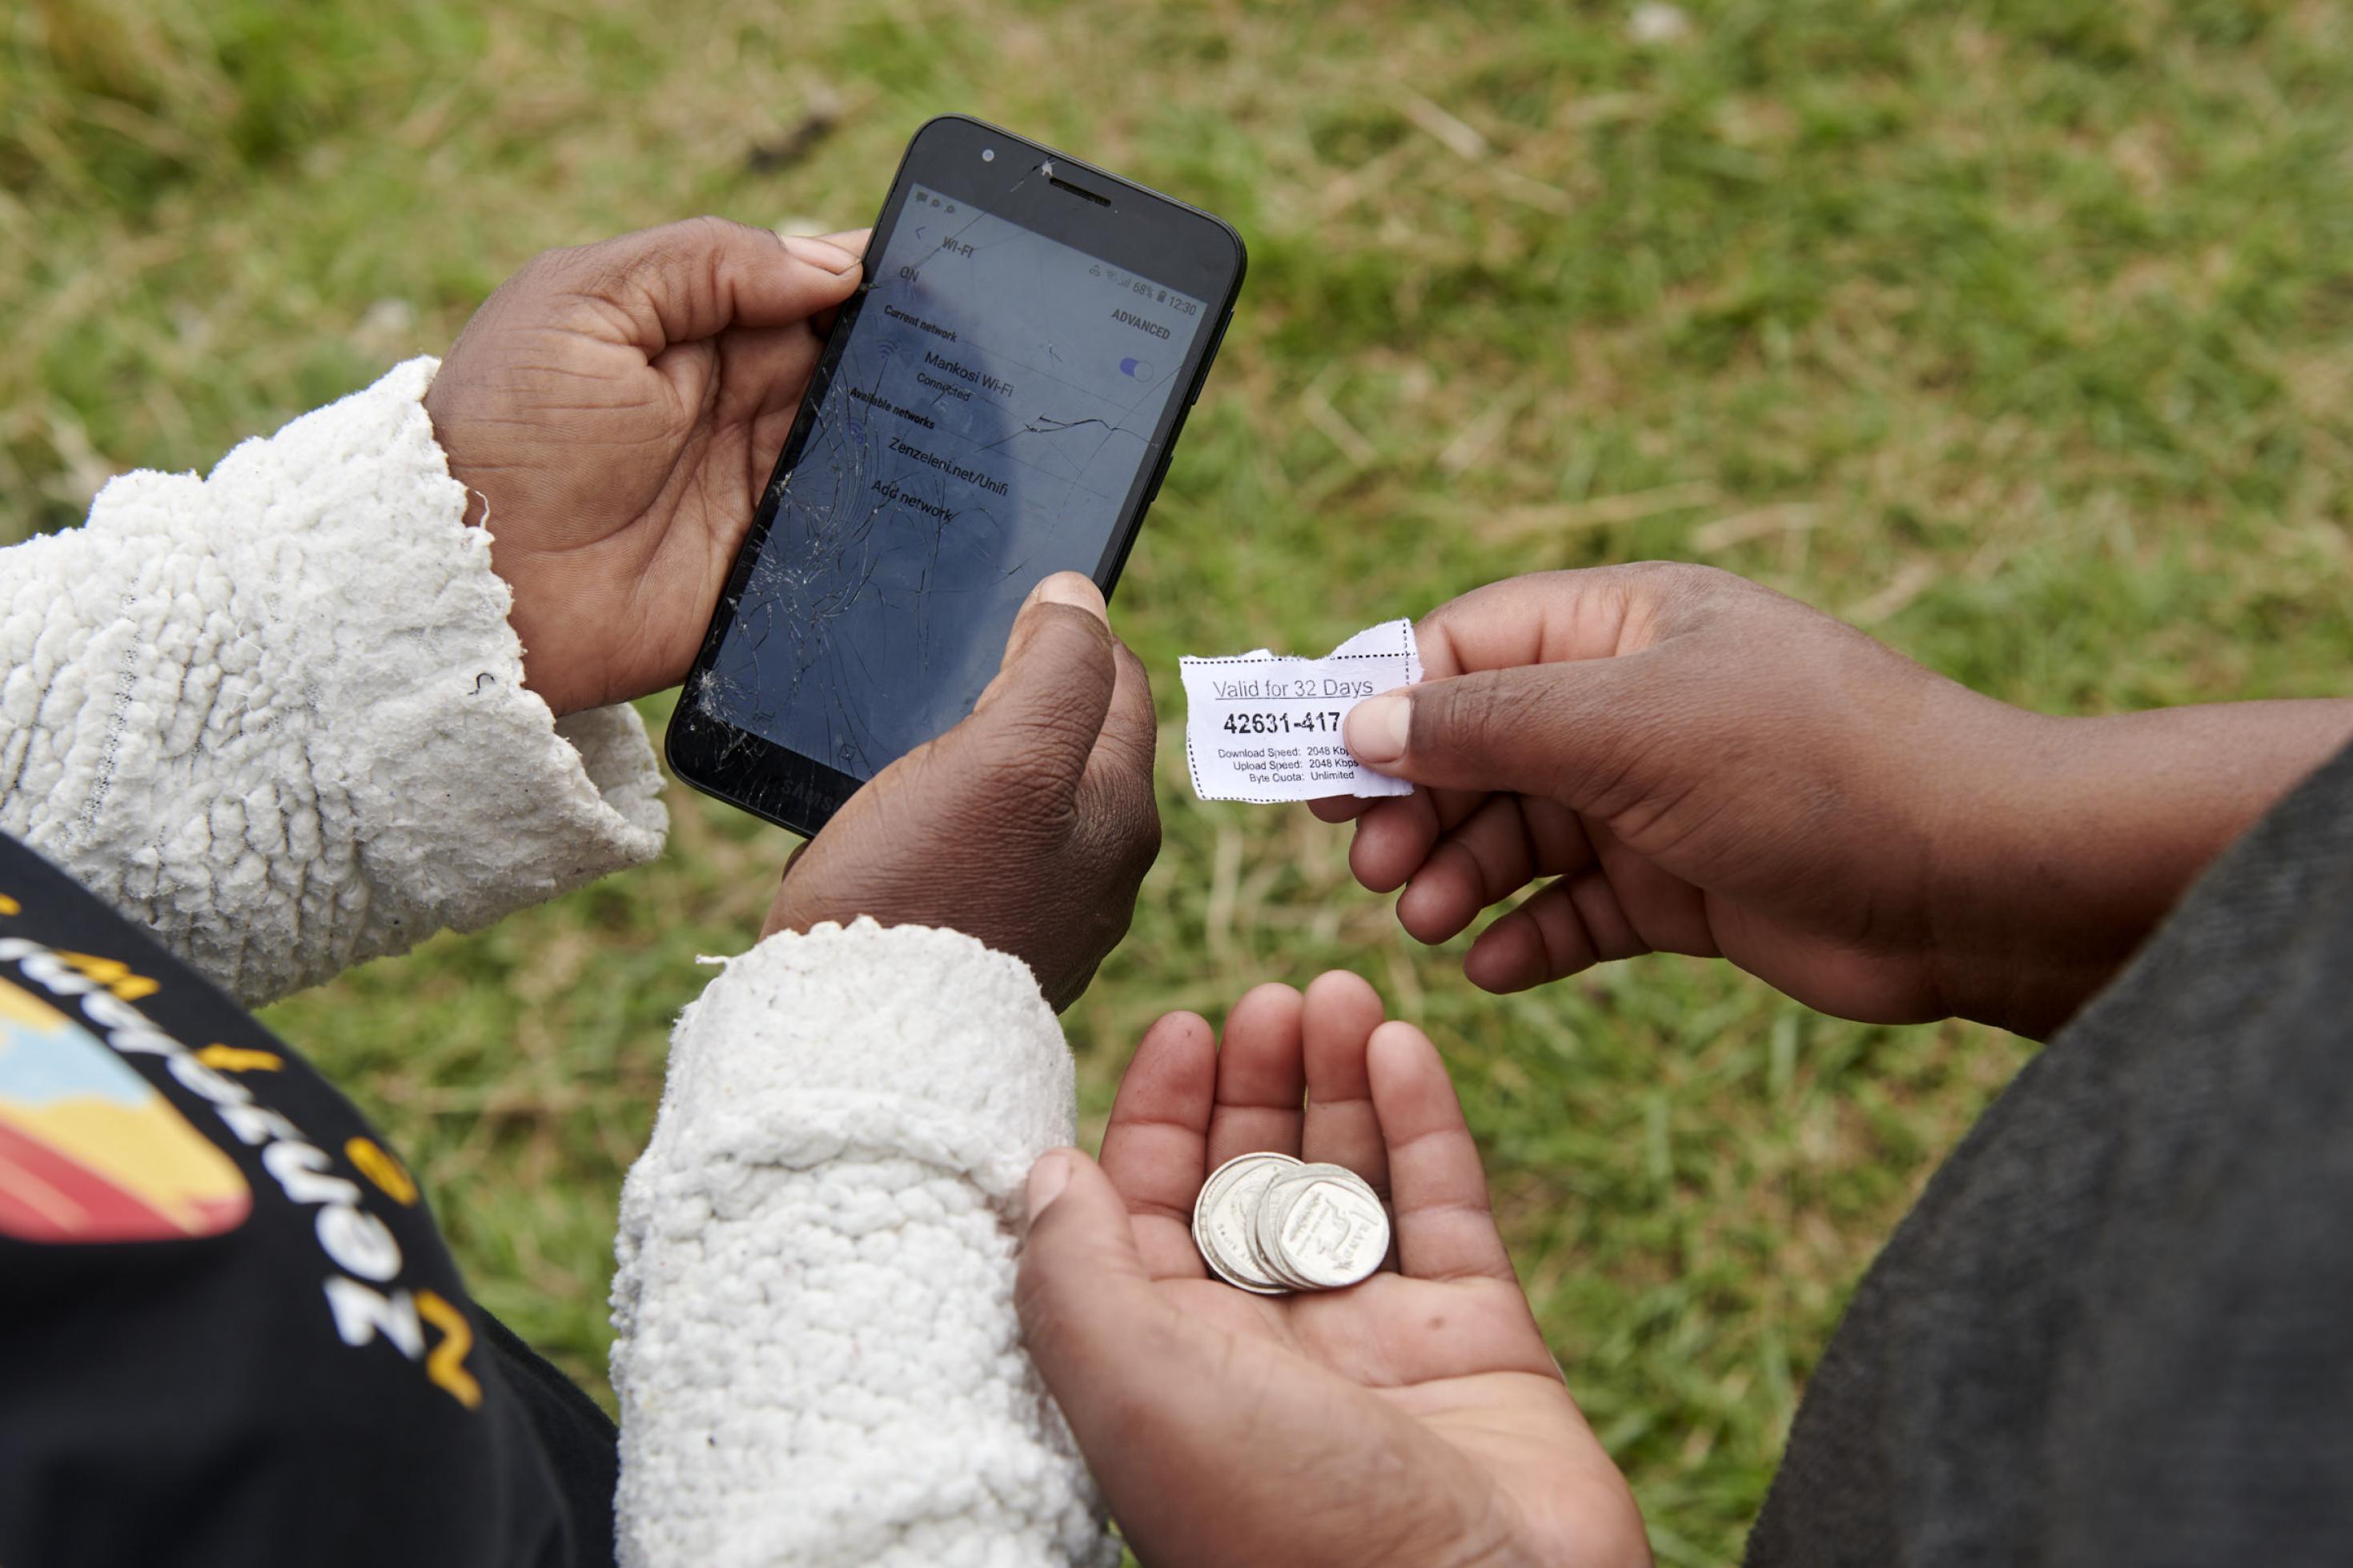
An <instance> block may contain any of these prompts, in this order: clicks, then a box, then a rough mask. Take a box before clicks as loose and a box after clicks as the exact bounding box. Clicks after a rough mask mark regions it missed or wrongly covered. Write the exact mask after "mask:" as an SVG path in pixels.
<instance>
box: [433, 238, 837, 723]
mask: <svg viewBox="0 0 2353 1568" xmlns="http://www.w3.org/2000/svg"><path fill="white" fill-rule="evenodd" d="M860 243H861V241H860V237H859V236H857V235H836V236H832V237H829V238H827V239H804V238H797V237H796V238H792V239H779V238H778V237H776V235H774V234H772V233H770V232H769V231H768V230H766V229H764V228H751V227H747V226H744V225H743V224H735V223H726V222H723V221H722V220H720V219H718V218H693V219H690V220H689V221H687V222H684V223H674V224H669V225H666V226H663V227H660V228H654V229H647V230H645V231H644V232H643V233H639V234H628V235H623V236H621V237H618V238H617V239H608V240H605V241H602V242H600V243H598V244H595V245H583V246H575V247H572V248H570V249H567V250H551V251H548V252H546V253H545V254H543V255H542V256H540V257H538V258H535V259H533V261H532V262H531V263H530V265H528V266H526V267H524V268H522V270H521V271H520V272H517V273H516V274H515V275H514V276H513V277H512V278H511V279H508V280H507V281H506V282H505V283H504V284H502V285H501V287H500V288H499V290H498V291H497V292H496V293H494V294H492V295H491V297H490V299H489V300H486V301H485V302H484V303H483V305H482V308H481V309H480V310H477V311H476V312H475V313H474V318H473V320H472V321H469V322H467V323H466V330H465V331H463V332H461V333H459V337H458V341H457V342H456V343H455V344H454V345H453V346H452V347H451V348H450V350H449V353H448V355H447V356H446V357H445V358H444V359H443V360H442V362H441V368H440V369H439V371H438V372H437V373H436V374H435V375H434V377H433V384H432V387H431V388H430V389H429V390H428V391H427V393H426V395H425V412H426V414H427V416H429V417H430V418H431V419H432V421H433V434H434V437H435V438H436V439H437V440H438V442H439V443H440V446H441V449H442V451H443V453H444V455H445V456H446V457H447V458H448V463H449V475H450V477H451V478H452V479H456V480H457V481H458V482H459V484H461V485H463V486H465V487H466V491H467V497H468V505H469V510H468V517H469V519H470V521H474V522H478V523H484V524H487V525H488V526H489V527H490V529H491V531H492V532H493V533H494V534H495V535H496V538H495V539H493V540H492V542H491V564H492V565H493V566H494V567H495V568H496V569H497V571H498V573H499V575H500V576H501V577H503V578H505V579H506V581H507V584H508V585H509V587H511V588H512V590H513V593H514V604H513V607H512V610H511V611H510V613H509V616H508V618H509V619H510V620H511V621H512V623H513V626H514V629H515V635H516V636H518V637H521V638H522V646H523V673H524V679H526V680H527V681H528V682H529V684H530V686H531V689H533V691H536V692H537V693H538V694H539V695H540V696H541V698H543V700H545V701H546V703H547V705H548V706H549V707H550V708H551V709H553V710H554V711H555V714H556V716H557V717H558V718H561V717H563V716H564V715H565V714H566V713H571V712H575V711H577V710H580V709H584V708H596V707H601V706H603V705H604V704H606V703H607V702H627V701H628V700H631V699H633V698H638V697H643V696H646V695H647V694H648V693H649V692H655V691H659V690H661V689H663V688H664V687H668V686H675V685H676V684H678V682H679V680H680V679H681V678H682V677H683V676H684V675H685V674H686V672H687V668H688V667H689V666H690V665H691V663H692V662H693V659H694V653H695V649H696V647H699V646H700V644H701V641H702V626H703V623H704V620H705V617H707V616H709V615H710V613H711V606H712V604H713V603H715V602H716V601H717V599H718V597H719V589H720V586H721V584H723V583H725V582H726V580H727V574H728V571H729V570H730V568H731V567H732V566H733V563H734V560H735V554H736V551H737V549H738V548H739V547H740V546H741V545H742V543H743V542H744V529H745V528H746V526H747V525H748V524H749V522H750V521H751V513H752V510H753V509H754V507H756V506H757V505H758V504H759V499H760V490H759V489H758V486H759V484H760V482H761V472H762V465H763V464H764V462H765V452H766V451H767V450H768V449H769V448H770V447H773V446H774V445H775V443H776V439H777V433H778V432H779V431H781V430H782V429H783V428H785V427H786V426H788V425H789V424H790V423H791V422H792V419H793V417H794V415H795V413H796V411H797V409H798V407H799V405H800V400H801V395H802V392H803V390H804V389H805V388H806V387H807V385H808V381H809V377H810V375H811V374H813V373H814V372H815V370H816V368H817V363H818V355H819V353H821V352H822V350H823V347H824V342H825V335H824V333H823V331H821V330H820V327H821V325H822V321H823V318H824V313H825V312H827V311H828V310H832V309H833V308H834V307H835V306H837V305H839V304H840V303H841V301H842V300H845V299H847V298H849V295H850V292H851V290H852V289H855V288H856V287H857V283H858V276H859V273H858V254H857V250H856V248H855V247H857V246H858V245H860Z"/></svg>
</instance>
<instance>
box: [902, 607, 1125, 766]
mask: <svg viewBox="0 0 2353 1568" xmlns="http://www.w3.org/2000/svg"><path fill="white" fill-rule="evenodd" d="M1118 683H1119V664H1118V660H1117V658H1116V656H1115V654H1114V653H1113V639H1112V635H1111V623H1110V621H1109V620H1108V618H1107V617H1106V616H1105V615H1104V612H1103V594H1102V593H1101V591H1100V590H1098V589H1097V588H1096V587H1095V585H1094V584H1093V583H1092V582H1090V581H1089V580H1088V579H1087V578H1085V577H1084V576H1082V575H1081V574H1078V573H1076V572H1058V573H1056V574H1054V575H1053V576H1051V577H1049V578H1047V579H1046V580H1045V581H1044V582H1042V583H1040V584H1038V586H1037V588H1036V589H1035V590H1034V591H1033V592H1032V593H1031V594H1030V595H1029V600H1028V602H1027V603H1025V604H1024V605H1022V606H1021V613H1020V614H1019V615H1018V616H1016V617H1015V618H1014V622H1013V631H1012V634H1011V635H1010V636H1008V637H1007V638H1006V642H1005V662H1004V663H1003V664H1001V665H999V666H998V667H997V679H994V680H992V681H990V682H989V683H988V688H987V690H985V691H983V692H982V693H981V694H980V700H979V701H978V702H977V703H976V704H975V705H974V707H973V710H972V717H971V718H969V719H966V720H965V721H964V722H963V723H961V724H959V725H957V726H956V727H955V729H954V730H952V731H949V732H948V733H947V735H945V736H944V737H942V746H943V749H944V750H947V751H950V752H953V754H954V756H955V762H956V764H957V765H958V766H959V767H972V768H976V769H978V770H981V771H982V772H984V773H987V774H989V775H991V776H996V775H999V774H1002V775H1004V776H1007V777H1018V778H1022V779H1025V780H1027V781H1029V783H1031V784H1034V785H1036V786H1039V787H1042V788H1044V789H1046V790H1048V791H1050V792H1052V793H1053V794H1054V795H1056V796H1057V798H1058V799H1059V800H1060V803H1062V804H1064V805H1067V804H1068V803H1069V802H1070V801H1071V798H1072V797H1073V796H1074V795H1076V793H1077V791H1078V787H1079V780H1080V779H1081V778H1082V776H1083V775H1084V774H1085V773H1086V770H1087V759H1088V757H1089V756H1090V755H1092V753H1093V752H1094V749H1095V742H1096V739H1097V738H1098V737H1099V736H1100V735H1101V734H1102V733H1103V716H1104V714H1106V713H1107V712H1109V711H1110V710H1111V700H1112V692H1113V689H1114V688H1115V687H1116V686H1117V685H1118Z"/></svg>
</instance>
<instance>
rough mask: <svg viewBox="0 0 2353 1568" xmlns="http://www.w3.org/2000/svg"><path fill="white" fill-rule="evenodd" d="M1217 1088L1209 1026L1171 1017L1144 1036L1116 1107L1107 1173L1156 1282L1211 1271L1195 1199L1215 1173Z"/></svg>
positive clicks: (1192, 1017) (1189, 1016)
mask: <svg viewBox="0 0 2353 1568" xmlns="http://www.w3.org/2000/svg"><path fill="white" fill-rule="evenodd" d="M1217 1088H1218V1041H1217V1036H1216V1035H1215V1034H1214V1033H1212V1032H1211V1030H1210V1028H1209V1026H1208V1020H1206V1019H1204V1018H1202V1017H1201V1016H1199V1015H1198V1014H1194V1013H1171V1014H1169V1015H1168V1016H1166V1017H1164V1018H1162V1019H1161V1020H1160V1021H1159V1022H1158V1023H1156V1024H1155V1025H1153V1026H1152V1027H1151V1028H1149V1029H1147V1030H1145V1033H1144V1040H1143V1043H1142V1044H1140V1045H1138V1046H1137V1047H1135V1057H1134V1060H1132V1061H1130V1062H1129V1063H1128V1064H1127V1071H1126V1072H1124V1074H1122V1075H1121V1077H1120V1080H1119V1093H1118V1095H1117V1096H1116V1097H1115V1098H1114V1099H1113V1101H1112V1107H1111V1123H1110V1125H1109V1126H1107V1127H1105V1128H1104V1129H1103V1174H1104V1175H1106V1176H1108V1177H1110V1178H1111V1184H1112V1185H1113V1187H1115V1188H1117V1189H1118V1191H1119V1195H1120V1199H1121V1201H1122V1202H1124V1203H1125V1204H1126V1205H1127V1212H1128V1213H1129V1214H1130V1215H1133V1216H1134V1221H1135V1241H1136V1248H1137V1250H1138V1251H1139V1252H1140V1253H1141V1254H1142V1255H1143V1258H1144V1265H1145V1269H1146V1270H1147V1271H1148V1272H1149V1273H1150V1274H1151V1275H1152V1277H1153V1278H1154V1279H1200V1278H1202V1277H1203V1275H1204V1274H1205V1273H1206V1272H1207V1270H1206V1269H1205V1268H1203V1266H1202V1263H1201V1254H1200V1251H1199V1249H1198V1247H1195V1246H1194V1245H1193V1200H1194V1199H1195V1198H1196V1197H1198V1196H1199V1194H1200V1191H1201V1180H1202V1178H1203V1177H1204V1176H1206V1175H1207V1174H1208V1163H1207V1162H1208V1148H1209V1112H1210V1109H1211V1107H1212V1106H1213V1105H1214V1104H1215V1103H1216V1100H1217Z"/></svg>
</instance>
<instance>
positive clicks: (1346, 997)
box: [1299, 969, 1389, 1198]
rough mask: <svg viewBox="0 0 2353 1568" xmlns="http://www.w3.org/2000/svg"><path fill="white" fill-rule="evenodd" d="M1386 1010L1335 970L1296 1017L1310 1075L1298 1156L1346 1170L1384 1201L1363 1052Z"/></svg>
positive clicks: (1383, 1170)
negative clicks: (1343, 1167) (1357, 1177)
mask: <svg viewBox="0 0 2353 1568" xmlns="http://www.w3.org/2000/svg"><path fill="white" fill-rule="evenodd" d="M1385 1014H1386V1010H1385V1009H1384V1008H1383V1007H1382V1006H1381V998H1380V994H1379V993H1378V992H1377V991H1375V990H1374V989H1373V988H1372V986H1371V984H1368V983H1367V982H1366V980H1365V979H1364V978H1363V977H1362V976H1360V975H1356V974H1351V973H1347V972H1346V971H1345V970H1338V969H1335V970H1334V971H1332V972H1331V973H1328V974H1319V975H1317V976H1316V977H1315V979H1314V981H1313V982H1312V983H1311V984H1309V985H1308V987H1307V995H1306V998H1305V1002H1304V1005H1303V1009H1302V1012H1301V1017H1300V1047H1301V1050H1300V1054H1301V1058H1302V1060H1303V1063H1304V1065H1305V1068H1306V1073H1307V1110H1306V1112H1305V1115H1304V1119H1303V1124H1302V1126H1301V1130H1300V1136H1299V1157H1300V1158H1301V1159H1303V1160H1309V1161H1315V1162H1321V1163H1326V1164H1333V1165H1345V1166H1346V1167H1347V1168H1348V1169H1349V1170H1351V1171H1354V1172H1356V1174H1358V1175H1360V1176H1362V1177H1364V1178H1365V1180H1366V1181H1367V1182H1369V1183H1371V1184H1372V1186H1373V1190H1374V1191H1375V1192H1377V1193H1378V1194H1381V1196H1383V1197H1384V1198H1386V1197H1388V1186H1389V1159H1388V1145H1387V1144H1385V1143H1384V1142H1381V1119H1380V1116H1379V1115H1378V1113H1377V1112H1376V1111H1375V1110H1374V1109H1373V1088H1372V1079H1371V1077H1370V1076H1369V1074H1368V1072H1367V1069H1366V1065H1365V1050H1366V1046H1367V1045H1368V1044H1369V1043H1370V1042H1371V1040H1372V1037H1373V1031H1374V1030H1375V1029H1377V1028H1379V1027H1380V1026H1381V1019H1382V1018H1383V1016H1385Z"/></svg>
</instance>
